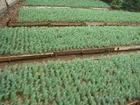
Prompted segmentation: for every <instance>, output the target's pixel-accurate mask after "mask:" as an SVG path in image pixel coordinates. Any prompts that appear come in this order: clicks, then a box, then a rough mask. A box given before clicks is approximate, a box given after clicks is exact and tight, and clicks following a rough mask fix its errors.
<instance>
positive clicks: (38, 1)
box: [27, 0, 109, 7]
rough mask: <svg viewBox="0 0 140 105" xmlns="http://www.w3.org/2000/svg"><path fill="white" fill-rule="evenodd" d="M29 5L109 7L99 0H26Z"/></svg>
mask: <svg viewBox="0 0 140 105" xmlns="http://www.w3.org/2000/svg"><path fill="white" fill-rule="evenodd" d="M27 3H28V4H29V5H49V6H71V7H109V5H108V4H107V3H105V2H103V1H101V0H27Z"/></svg>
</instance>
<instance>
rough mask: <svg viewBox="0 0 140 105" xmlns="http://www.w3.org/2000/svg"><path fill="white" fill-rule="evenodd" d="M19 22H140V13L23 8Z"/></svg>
mask: <svg viewBox="0 0 140 105" xmlns="http://www.w3.org/2000/svg"><path fill="white" fill-rule="evenodd" d="M17 21H19V22H40V21H55V22H56V21H57V22H59V21H61V22H138V23H140V13H138V12H128V11H117V10H114V11H110V10H89V9H75V8H73V9H71V8H45V7H22V8H20V10H19V13H18V17H17Z"/></svg>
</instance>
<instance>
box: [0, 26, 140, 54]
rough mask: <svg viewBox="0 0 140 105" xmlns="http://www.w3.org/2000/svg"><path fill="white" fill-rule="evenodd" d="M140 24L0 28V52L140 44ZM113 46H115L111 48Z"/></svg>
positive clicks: (64, 49) (41, 51) (29, 51)
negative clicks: (137, 25) (139, 25)
mask: <svg viewBox="0 0 140 105" xmlns="http://www.w3.org/2000/svg"><path fill="white" fill-rule="evenodd" d="M139 33H140V27H130V26H129V27H128V26H126V27H123V26H121V27H117V26H107V27H97V26H96V27H63V28H62V27H61V28H60V27H59V28H57V27H55V28H46V27H32V28H25V27H21V28H1V29H0V40H1V41H0V55H1V56H3V55H18V54H38V53H47V52H49V53H51V52H56V51H66V50H69V51H70V50H76V49H87V48H93V49H97V48H106V47H112V46H134V45H140V34H139ZM114 48H115V47H114Z"/></svg>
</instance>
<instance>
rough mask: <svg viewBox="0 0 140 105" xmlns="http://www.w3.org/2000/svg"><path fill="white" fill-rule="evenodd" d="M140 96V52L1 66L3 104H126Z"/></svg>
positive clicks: (0, 79) (0, 92)
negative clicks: (97, 57)
mask: <svg viewBox="0 0 140 105" xmlns="http://www.w3.org/2000/svg"><path fill="white" fill-rule="evenodd" d="M138 97H140V53H133V54H124V55H123V54H122V55H116V56H113V57H104V58H102V59H100V60H93V59H84V60H81V59H75V60H73V61H68V62H64V61H50V62H48V63H47V64H45V63H42V64H22V65H14V66H10V67H7V68H4V69H1V70H0V103H1V104H2V105H126V103H127V102H128V101H130V100H133V99H134V98H138Z"/></svg>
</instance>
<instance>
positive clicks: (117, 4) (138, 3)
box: [104, 0, 140, 11]
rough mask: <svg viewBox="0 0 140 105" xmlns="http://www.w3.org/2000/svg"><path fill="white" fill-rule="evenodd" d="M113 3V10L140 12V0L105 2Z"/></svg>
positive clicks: (109, 0) (110, 0)
mask: <svg viewBox="0 0 140 105" xmlns="http://www.w3.org/2000/svg"><path fill="white" fill-rule="evenodd" d="M104 1H108V2H111V5H112V7H113V8H121V9H127V10H135V11H140V0H104Z"/></svg>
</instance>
